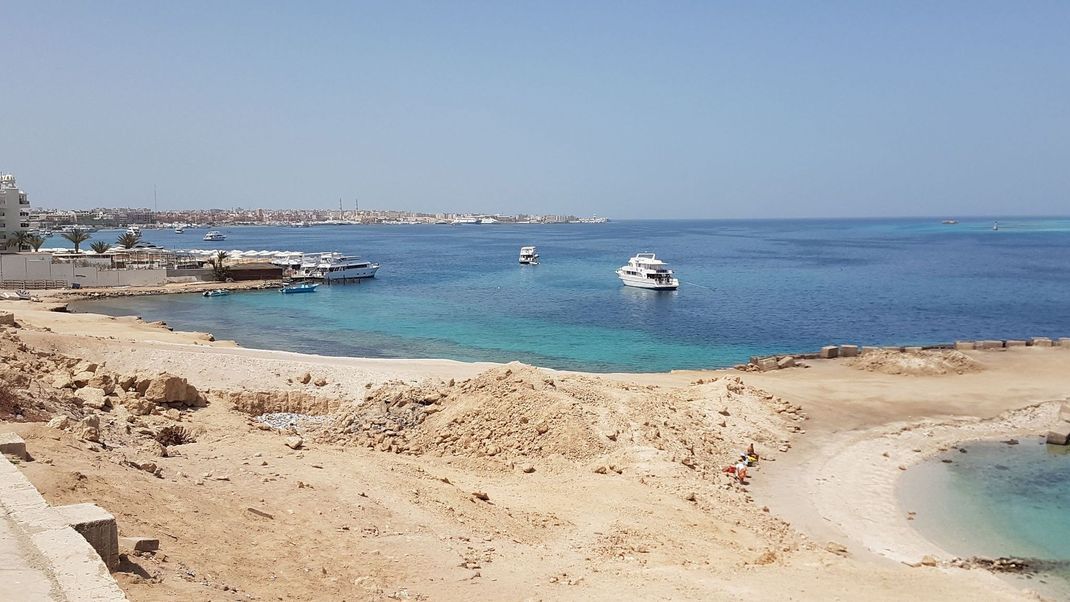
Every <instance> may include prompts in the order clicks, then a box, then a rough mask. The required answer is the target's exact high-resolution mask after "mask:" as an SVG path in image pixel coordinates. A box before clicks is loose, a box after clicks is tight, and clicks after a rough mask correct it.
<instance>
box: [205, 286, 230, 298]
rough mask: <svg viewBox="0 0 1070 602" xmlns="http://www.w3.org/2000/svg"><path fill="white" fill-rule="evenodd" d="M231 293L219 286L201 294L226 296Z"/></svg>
mask: <svg viewBox="0 0 1070 602" xmlns="http://www.w3.org/2000/svg"><path fill="white" fill-rule="evenodd" d="M229 294H230V291H228V290H226V289H223V288H217V289H214V290H210V291H204V292H203V293H201V295H203V296H205V297H226V296H227V295H229Z"/></svg>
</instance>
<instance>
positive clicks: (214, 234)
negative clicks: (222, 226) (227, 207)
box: [204, 230, 227, 240]
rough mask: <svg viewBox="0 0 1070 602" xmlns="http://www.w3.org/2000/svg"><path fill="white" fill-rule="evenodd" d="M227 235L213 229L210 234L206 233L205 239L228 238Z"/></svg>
mask: <svg viewBox="0 0 1070 602" xmlns="http://www.w3.org/2000/svg"><path fill="white" fill-rule="evenodd" d="M226 239H227V237H226V235H224V234H223V233H222V232H220V231H218V230H212V231H211V232H209V233H208V234H205V235H204V240H226Z"/></svg>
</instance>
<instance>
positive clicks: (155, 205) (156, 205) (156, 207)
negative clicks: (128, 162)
mask: <svg viewBox="0 0 1070 602" xmlns="http://www.w3.org/2000/svg"><path fill="white" fill-rule="evenodd" d="M152 210H153V212H159V210H160V203H159V202H158V201H157V200H156V185H155V184H153V185H152Z"/></svg>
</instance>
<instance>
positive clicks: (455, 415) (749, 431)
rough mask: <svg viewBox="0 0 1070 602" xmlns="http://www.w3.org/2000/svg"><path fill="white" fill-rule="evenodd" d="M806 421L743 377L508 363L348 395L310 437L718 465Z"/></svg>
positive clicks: (381, 445)
mask: <svg viewBox="0 0 1070 602" xmlns="http://www.w3.org/2000/svg"><path fill="white" fill-rule="evenodd" d="M805 419H806V415H805V414H804V413H803V412H802V408H800V407H799V406H796V405H792V404H790V403H787V402H785V401H784V400H781V399H779V398H777V397H775V396H774V395H772V394H769V393H767V392H765V391H762V390H760V389H757V388H755V387H750V386H748V385H746V384H744V383H743V381H742V380H741V379H740V377H722V378H715V379H710V380H708V381H706V380H699V381H696V382H695V383H693V384H692V385H691V386H690V387H687V388H683V389H674V390H662V389H659V388H656V387H649V386H641V385H633V384H624V383H616V382H612V381H606V380H602V379H594V378H590V377H586V376H581V375H559V374H550V373H547V372H543V371H540V370H538V369H536V368H533V367H530V366H526V365H523V364H518V363H513V364H509V365H508V366H504V367H500V368H495V369H491V370H488V371H487V372H484V373H483V374H481V375H479V376H478V377H476V378H474V379H471V380H468V381H465V382H460V383H457V382H453V381H450V382H425V383H421V384H419V385H415V386H413V385H408V384H405V383H388V384H385V385H383V386H381V387H379V388H377V389H374V390H372V391H369V392H368V394H367V395H366V397H365V400H364V401H363V402H362V403H347V404H343V405H342V406H341V407H340V408H339V409H338V410H337V411H335V412H334V413H332V415H331V420H330V421H329V422H327V423H326V424H325V427H324V428H323V429H322V430H321V431H319V432H318V433H315V435H314V436H315V437H316V439H317V440H319V441H325V442H334V443H344V444H349V445H358V446H365V447H370V448H374V449H377V450H379V451H383V452H392V453H405V454H412V455H422V454H433V455H450V456H464V457H472V458H498V459H502V460H505V461H510V460H513V459H522V458H539V457H551V456H553V457H560V458H564V459H568V460H573V461H591V460H594V459H596V458H600V457H603V456H608V455H613V454H617V455H620V454H623V455H624V456H635V455H638V454H641V453H644V452H641V451H640V450H644V449H654V450H657V451H658V452H661V456H662V457H663V458H664V459H667V460H668V461H670V462H673V463H676V464H678V465H680V466H682V467H684V468H685V469H687V470H692V471H697V472H700V473H710V474H712V473H715V472H716V473H720V469H721V467H722V466H723V465H724V464H725V463H726V462H728V461H730V460H733V459H734V458H735V455H736V454H737V453H738V450H740V449H742V448H743V447H745V446H746V444H747V443H750V442H755V443H758V444H762V445H765V446H766V448H775V449H780V450H781V451H786V450H787V446H789V445H790V436H791V434H792V433H795V432H799V431H801V428H800V427H799V426H798V424H797V423H799V422H801V421H803V420H805ZM617 464H623V462H616V464H611V463H606V462H599V463H598V465H599V466H609V465H612V466H616V465H617ZM609 472H610V471H608V470H607V471H606V473H609ZM613 472H618V473H619V472H620V471H619V470H614V471H613Z"/></svg>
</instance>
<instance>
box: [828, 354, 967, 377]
mask: <svg viewBox="0 0 1070 602" xmlns="http://www.w3.org/2000/svg"><path fill="white" fill-rule="evenodd" d="M848 365H849V366H851V367H852V368H857V369H858V370H867V371H869V372H880V373H882V374H905V375H912V376H937V375H941V374H966V373H968V372H980V371H981V370H983V369H984V367H983V366H982V365H981V363H980V362H978V361H977V360H975V359H973V358H971V357H969V356H968V355H966V354H964V353H962V352H960V351H953V350H939V349H934V350H925V351H909V352H901V351H893V350H890V349H877V350H874V351H870V352H867V353H866V354H865V355H862V356H860V357H857V358H854V359H851V360H848Z"/></svg>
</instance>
